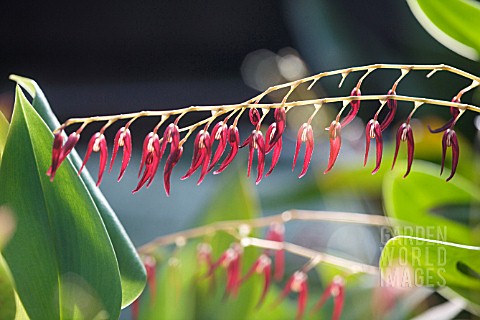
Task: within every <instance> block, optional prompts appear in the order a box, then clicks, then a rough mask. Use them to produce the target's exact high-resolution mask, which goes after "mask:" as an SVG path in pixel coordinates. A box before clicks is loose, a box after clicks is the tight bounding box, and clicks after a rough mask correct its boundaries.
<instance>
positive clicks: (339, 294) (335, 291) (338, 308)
mask: <svg viewBox="0 0 480 320" xmlns="http://www.w3.org/2000/svg"><path fill="white" fill-rule="evenodd" d="M344 287H345V281H344V280H343V278H342V277H341V276H335V277H334V278H333V281H332V283H330V284H329V285H328V287H327V288H326V289H325V291H324V292H323V294H322V296H321V297H320V300H318V302H317V304H316V305H315V306H314V307H313V311H318V310H319V309H320V308H321V307H322V306H323V305H324V304H325V302H326V301H327V299H328V298H329V297H333V313H332V320H340V316H341V315H342V309H343V303H344V300H345V288H344Z"/></svg>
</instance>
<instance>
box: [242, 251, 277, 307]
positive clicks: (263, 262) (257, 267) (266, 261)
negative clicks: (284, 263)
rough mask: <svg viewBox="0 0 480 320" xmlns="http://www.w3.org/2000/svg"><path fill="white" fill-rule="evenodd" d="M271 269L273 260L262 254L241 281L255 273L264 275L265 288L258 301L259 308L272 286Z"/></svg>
mask: <svg viewBox="0 0 480 320" xmlns="http://www.w3.org/2000/svg"><path fill="white" fill-rule="evenodd" d="M271 270H272V260H271V259H270V258H269V257H268V256H267V255H265V254H262V255H260V257H258V259H257V260H255V262H254V263H253V265H252V266H251V267H250V269H249V270H248V272H247V273H246V274H245V276H244V277H243V278H242V280H241V281H240V282H242V283H243V282H244V281H247V280H248V278H250V277H251V276H252V275H253V274H254V273H257V274H260V275H263V279H264V281H263V290H262V294H261V296H260V299H259V300H258V302H257V308H259V307H260V306H261V305H262V303H263V301H264V300H265V297H266V295H267V292H268V288H269V287H270V282H271V280H270V279H271Z"/></svg>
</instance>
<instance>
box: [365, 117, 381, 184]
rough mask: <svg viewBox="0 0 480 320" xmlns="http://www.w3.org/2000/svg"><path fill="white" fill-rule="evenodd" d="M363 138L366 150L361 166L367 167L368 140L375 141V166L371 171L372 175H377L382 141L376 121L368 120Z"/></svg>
mask: <svg viewBox="0 0 480 320" xmlns="http://www.w3.org/2000/svg"><path fill="white" fill-rule="evenodd" d="M365 138H366V148H365V159H364V161H363V166H366V165H367V160H368V151H369V149H370V139H375V143H376V149H377V150H376V166H375V169H373V171H372V174H375V173H377V171H378V169H380V164H381V163H382V152H383V139H382V130H381V128H380V124H379V123H378V121H377V120H374V119H372V120H370V121H369V122H368V124H367V127H366V129H365Z"/></svg>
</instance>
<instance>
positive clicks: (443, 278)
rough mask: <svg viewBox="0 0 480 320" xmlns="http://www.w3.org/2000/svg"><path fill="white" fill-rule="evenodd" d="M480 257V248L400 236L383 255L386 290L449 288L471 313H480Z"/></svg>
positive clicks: (390, 242) (382, 266)
mask: <svg viewBox="0 0 480 320" xmlns="http://www.w3.org/2000/svg"><path fill="white" fill-rule="evenodd" d="M479 256H480V247H475V246H466V245H461V244H457V243H451V242H443V241H437V240H429V239H423V238H416V237H409V236H398V237H395V238H392V239H390V240H389V241H388V242H387V244H386V245H385V248H384V250H383V252H382V256H381V258H380V268H381V277H382V281H384V284H385V285H387V286H392V285H393V286H403V287H418V286H427V287H434V288H440V289H441V288H444V287H448V288H450V289H451V290H453V291H454V292H455V293H456V295H460V296H462V297H464V298H465V299H466V300H467V301H468V303H469V306H470V308H469V310H471V311H472V312H475V313H479V312H480V295H479V292H480V259H479ZM442 290H443V289H441V290H440V293H442ZM450 298H452V297H451V296H450Z"/></svg>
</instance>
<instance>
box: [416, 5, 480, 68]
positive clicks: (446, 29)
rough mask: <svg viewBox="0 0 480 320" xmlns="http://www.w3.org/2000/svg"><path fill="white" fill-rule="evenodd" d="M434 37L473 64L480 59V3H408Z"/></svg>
mask: <svg viewBox="0 0 480 320" xmlns="http://www.w3.org/2000/svg"><path fill="white" fill-rule="evenodd" d="M407 3H408V5H409V6H410V9H411V10H412V12H413V14H414V15H415V17H416V18H417V20H418V21H419V22H420V24H421V25H422V26H423V27H424V28H425V30H427V32H428V33H430V35H431V36H432V37H434V38H435V39H436V40H437V41H439V42H440V43H441V44H443V45H444V46H445V47H447V48H449V49H450V50H453V51H455V52H456V53H458V54H460V55H463V56H465V57H467V58H469V59H472V60H478V59H479V58H480V38H479V37H478V30H480V3H479V2H478V1H473V0H441V1H438V0H437V1H432V0H407Z"/></svg>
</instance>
